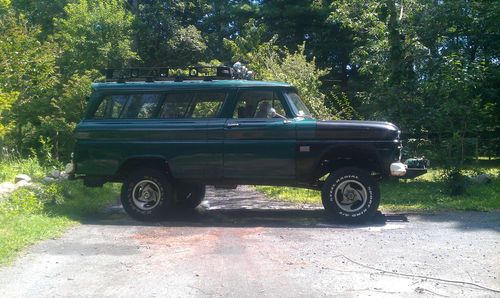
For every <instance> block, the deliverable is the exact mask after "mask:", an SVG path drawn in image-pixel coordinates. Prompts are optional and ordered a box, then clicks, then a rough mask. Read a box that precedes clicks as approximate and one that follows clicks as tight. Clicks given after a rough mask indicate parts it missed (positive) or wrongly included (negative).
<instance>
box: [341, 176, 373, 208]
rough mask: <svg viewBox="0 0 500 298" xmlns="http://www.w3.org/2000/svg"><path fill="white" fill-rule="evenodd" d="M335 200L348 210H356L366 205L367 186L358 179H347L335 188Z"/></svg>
mask: <svg viewBox="0 0 500 298" xmlns="http://www.w3.org/2000/svg"><path fill="white" fill-rule="evenodd" d="M334 196H335V198H334V199H335V202H336V203H337V205H338V206H339V207H340V209H342V210H343V211H346V212H356V211H358V210H360V209H361V208H363V206H364V205H365V203H366V201H367V198H368V192H367V191H366V188H365V186H364V185H363V184H362V183H360V182H359V181H357V180H346V181H343V182H342V183H340V184H339V185H338V186H337V188H336V189H335V194H334Z"/></svg>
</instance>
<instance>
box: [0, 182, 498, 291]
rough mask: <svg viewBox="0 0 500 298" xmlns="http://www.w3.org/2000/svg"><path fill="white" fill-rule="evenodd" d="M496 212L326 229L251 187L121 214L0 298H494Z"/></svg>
mask: <svg viewBox="0 0 500 298" xmlns="http://www.w3.org/2000/svg"><path fill="white" fill-rule="evenodd" d="M499 256H500V212H488V213H480V212H453V213H451V212H450V213H436V214H383V213H381V214H378V215H377V216H376V217H375V218H374V219H373V221H371V222H369V223H366V224H364V225H344V224H341V223H337V222H335V221H332V220H331V219H330V218H328V217H327V216H326V214H325V213H324V212H323V210H322V209H321V208H320V207H319V206H317V205H295V204H291V203H286V202H276V201H271V200H268V199H266V198H265V197H264V196H263V195H261V194H260V193H258V192H256V191H254V190H253V189H252V188H251V187H245V186H243V187H242V186H240V187H239V188H238V189H237V190H214V189H209V190H208V192H207V201H206V202H204V203H203V204H202V206H200V207H198V208H197V209H196V210H194V211H190V212H180V211H179V212H175V213H172V214H171V215H170V216H169V219H168V220H165V221H163V222H159V223H143V222H137V221H135V220H132V219H130V218H129V217H128V216H127V215H126V214H124V212H123V210H122V208H121V207H120V206H119V205H116V206H113V207H110V208H109V209H108V210H106V211H105V212H103V214H100V215H96V217H95V218H93V219H91V220H89V221H88V222H86V223H84V224H82V225H80V226H78V227H76V228H73V229H71V230H69V231H68V232H67V233H65V235H64V236H62V237H60V238H58V239H51V240H47V241H43V242H40V243H38V244H36V245H34V246H32V247H31V248H29V249H28V250H27V251H26V252H25V253H24V254H23V255H22V256H21V257H19V259H18V260H17V261H16V262H15V263H13V264H12V265H10V266H7V267H3V268H0V297H360V296H362V297H366V296H370V297H391V296H393V297H433V296H435V297H500V281H499V279H500V257H499Z"/></svg>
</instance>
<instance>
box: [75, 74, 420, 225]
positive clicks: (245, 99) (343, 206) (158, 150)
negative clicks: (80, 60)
mask: <svg viewBox="0 0 500 298" xmlns="http://www.w3.org/2000/svg"><path fill="white" fill-rule="evenodd" d="M133 71H134V70H130V72H128V73H127V74H128V75H126V76H123V72H121V75H119V76H118V78H115V79H111V80H110V81H107V82H103V83H93V84H92V95H91V96H90V98H89V104H88V111H87V113H86V115H85V118H84V119H83V120H82V121H81V122H80V123H79V124H78V126H77V128H76V131H75V138H76V145H75V149H74V156H73V162H72V165H71V167H70V172H71V177H73V178H81V179H83V180H84V183H85V184H86V185H87V186H102V185H103V184H104V183H106V182H122V183H123V187H122V192H121V201H122V204H123V207H124V209H125V210H126V212H127V213H128V214H129V215H130V216H132V217H134V218H136V219H139V220H155V219H159V218H161V216H162V214H164V212H165V211H166V210H167V209H169V208H172V207H173V206H174V205H178V206H184V207H187V208H194V207H196V206H197V205H199V204H200V202H201V201H202V200H203V197H204V194H205V186H206V185H215V186H217V187H235V186H236V185H239V184H247V185H276V186H294V187H303V188H311V189H317V190H321V196H322V203H323V205H324V208H325V209H326V210H327V211H328V212H329V213H331V214H333V215H334V216H336V217H337V218H339V219H343V220H345V221H350V222H360V221H364V220H366V219H367V218H369V217H370V216H371V215H373V214H374V212H375V211H376V210H377V208H378V205H379V202H380V191H379V187H378V182H377V180H378V179H379V178H380V177H387V176H396V177H408V176H409V175H413V176H415V171H413V170H412V169H408V168H407V167H406V166H405V165H404V164H403V163H401V161H400V158H401V140H400V131H399V130H398V128H397V127H396V126H395V125H393V124H391V123H387V122H373V121H320V120H316V119H314V118H313V116H312V115H311V114H310V112H309V111H308V109H307V107H306V105H305V104H304V103H303V102H302V101H301V99H300V96H299V94H298V93H297V90H296V89H295V88H294V87H293V86H291V85H289V84H287V83H281V82H266V81H255V80H244V79H234V75H232V69H230V68H223V67H219V68H217V75H216V76H205V77H200V76H199V75H198V69H194V70H191V71H190V74H189V76H187V77H184V78H182V77H179V76H175V77H174V78H172V76H171V75H168V69H167V70H164V71H163V72H165V73H167V74H163V73H162V70H158V71H156V72H155V75H154V76H145V78H144V77H143V78H142V79H141V77H140V76H138V75H137V74H135V75H134V72H133ZM418 170H419V171H420V172H419V173H417V174H416V175H418V174H421V173H423V172H424V171H425V170H424V171H422V169H418Z"/></svg>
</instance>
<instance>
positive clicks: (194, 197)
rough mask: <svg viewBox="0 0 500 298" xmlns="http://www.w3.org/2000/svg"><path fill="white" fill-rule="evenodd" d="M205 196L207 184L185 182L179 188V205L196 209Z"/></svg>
mask: <svg viewBox="0 0 500 298" xmlns="http://www.w3.org/2000/svg"><path fill="white" fill-rule="evenodd" d="M204 198H205V185H203V184H183V185H182V186H181V187H179V188H178V189H177V202H176V203H177V204H176V205H177V206H178V207H180V208H182V209H194V208H196V207H198V205H200V204H201V202H202V201H203V199H204Z"/></svg>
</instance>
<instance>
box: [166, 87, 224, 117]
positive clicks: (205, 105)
mask: <svg viewBox="0 0 500 298" xmlns="http://www.w3.org/2000/svg"><path fill="white" fill-rule="evenodd" d="M225 98H226V93H224V92H197V93H194V92H193V93H169V94H167V95H166V97H165V102H164V103H163V106H162V107H161V110H160V114H159V118H165V119H175V118H213V117H215V116H217V114H218V113H219V110H220V108H221V106H222V103H223V102H224V99H225Z"/></svg>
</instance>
